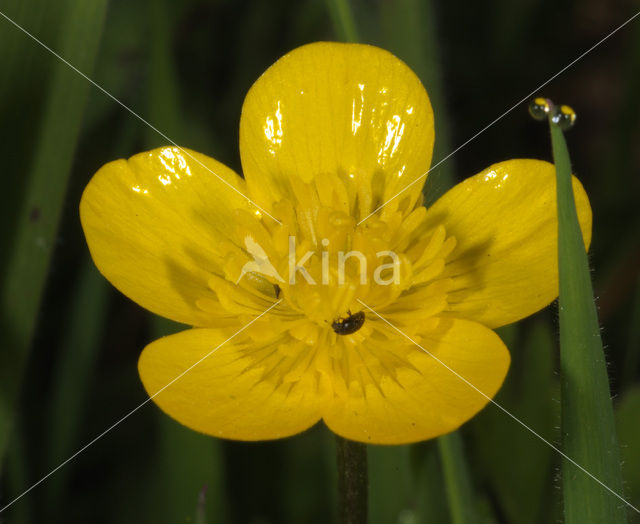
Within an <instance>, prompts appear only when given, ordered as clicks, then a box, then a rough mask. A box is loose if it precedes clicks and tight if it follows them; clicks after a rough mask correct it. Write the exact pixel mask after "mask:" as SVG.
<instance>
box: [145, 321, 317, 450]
mask: <svg viewBox="0 0 640 524" xmlns="http://www.w3.org/2000/svg"><path fill="white" fill-rule="evenodd" d="M232 334H233V333H230V334H229V335H224V334H222V333H221V332H220V331H218V330H211V329H192V330H189V331H183V332H181V333H178V334H176V335H172V336H169V337H165V338H161V339H159V340H156V341H155V342H153V343H151V344H149V345H148V346H147V347H146V348H145V349H144V351H143V353H142V355H141V356H140V361H139V363H138V370H139V372H140V378H141V379H142V382H143V384H144V387H145V389H146V390H147V392H148V393H149V395H150V396H151V397H152V398H153V401H154V402H155V403H156V404H158V406H159V407H160V408H161V409H162V410H163V411H164V412H165V413H167V414H168V415H170V416H171V417H173V418H175V419H176V420H177V421H178V422H180V423H181V424H184V425H185V426H187V427H189V428H191V429H194V430H196V431H200V432H202V433H206V434H209V435H213V436H216V437H222V438H230V439H236V440H268V439H275V438H281V437H286V436H289V435H293V434H295V433H299V432H301V431H304V430H305V429H307V428H309V427H310V426H312V425H313V424H315V423H316V422H317V421H318V420H320V403H321V399H322V397H321V395H320V394H319V393H318V391H317V389H318V388H317V384H316V382H315V371H308V370H309V365H308V362H304V357H307V356H308V353H305V354H302V355H301V354H300V353H298V352H296V351H295V350H293V349H295V348H293V347H292V344H291V341H290V340H289V341H285V340H284V339H279V340H278V339H276V340H272V341H271V343H268V344H267V343H265V344H257V343H255V342H252V341H251V340H250V339H247V338H244V337H243V334H240V335H238V336H237V337H235V338H234V339H233V340H231V341H227V342H225V341H226V340H228V337H229V336H230V335H232ZM287 342H288V343H287ZM282 343H284V344H285V347H286V348H287V351H281V350H279V348H278V346H279V345H280V344H282ZM298 357H303V359H302V360H301V359H300V358H298ZM196 363H197V364H196ZM301 363H302V365H301ZM194 364H195V365H194ZM190 368H191V369H190ZM307 371H308V372H307ZM178 377H179V378H178Z"/></svg>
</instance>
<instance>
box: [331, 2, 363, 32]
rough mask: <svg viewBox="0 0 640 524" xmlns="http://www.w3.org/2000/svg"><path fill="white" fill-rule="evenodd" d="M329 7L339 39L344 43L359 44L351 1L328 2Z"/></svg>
mask: <svg viewBox="0 0 640 524" xmlns="http://www.w3.org/2000/svg"><path fill="white" fill-rule="evenodd" d="M327 6H328V8H329V15H330V16H331V22H332V23H333V27H334V29H335V31H336V33H337V34H338V38H339V39H340V40H342V41H344V42H359V41H360V38H359V36H358V29H357V27H356V22H355V19H354V17H353V11H352V10H351V6H350V5H349V0H327Z"/></svg>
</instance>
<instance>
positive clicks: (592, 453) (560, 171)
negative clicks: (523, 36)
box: [549, 120, 626, 524]
mask: <svg viewBox="0 0 640 524" xmlns="http://www.w3.org/2000/svg"><path fill="white" fill-rule="evenodd" d="M549 125H550V128H551V144H552V147H553V157H554V160H555V164H556V176H557V193H558V271H559V279H560V293H559V295H560V296H559V310H560V311H559V317H560V367H561V372H562V405H561V407H562V445H563V451H564V452H565V453H566V454H567V456H569V457H571V459H572V460H574V461H575V463H573V462H571V461H569V460H566V459H565V460H564V462H563V466H562V486H563V498H564V513H565V522H566V523H567V524H574V523H580V524H589V523H599V522H607V523H612V524H616V523H624V522H626V507H625V504H624V503H623V501H622V500H621V498H620V497H621V496H622V475H621V471H620V458H619V449H618V442H617V438H616V432H615V425H614V418H613V407H612V405H611V398H610V391H609V381H608V377H607V365H606V361H605V357H604V351H603V349H602V340H601V338H600V325H599V322H598V315H597V312H596V307H595V303H594V300H593V289H592V286H591V274H590V272H589V264H588V260H587V255H586V251H585V246H584V241H583V238H582V232H581V230H580V225H579V222H578V215H577V212H576V205H575V201H574V197H573V189H572V182H571V163H570V160H569V152H568V150H567V144H566V142H565V140H564V136H563V134H562V130H561V129H560V128H559V127H558V126H557V125H556V124H554V123H553V122H551V120H550V123H549ZM576 463H577V464H579V465H580V466H581V467H582V468H584V470H586V471H588V472H589V474H587V473H585V471H583V470H582V469H581V468H580V467H578V466H577V465H576ZM590 475H593V477H595V478H596V479H598V481H600V482H601V483H602V484H600V482H598V481H596V480H594V478H593V477H591V476H590ZM603 484H604V486H603ZM605 486H606V487H605Z"/></svg>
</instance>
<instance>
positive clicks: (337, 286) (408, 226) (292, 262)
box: [199, 182, 455, 391]
mask: <svg viewBox="0 0 640 524" xmlns="http://www.w3.org/2000/svg"><path fill="white" fill-rule="evenodd" d="M293 193H294V194H293V197H292V198H290V199H284V200H280V201H278V202H275V203H273V204H272V206H271V209H270V213H271V214H273V216H275V217H276V218H277V219H278V220H279V221H280V224H278V223H276V222H275V221H273V220H271V219H269V218H263V217H261V215H260V213H258V212H256V211H252V210H241V211H237V212H236V217H235V219H236V220H235V224H236V226H235V227H236V230H235V231H234V232H233V234H232V235H230V237H231V238H232V239H235V241H234V242H231V241H230V242H229V244H228V245H225V246H224V247H225V248H226V256H225V260H226V261H227V262H226V265H225V267H224V273H225V277H226V278H221V277H214V278H212V280H211V283H210V287H211V288H212V289H213V291H214V292H215V293H216V295H217V297H218V299H219V303H220V305H214V304H213V303H205V301H202V302H201V303H199V305H200V307H202V308H204V309H206V308H207V307H208V308H210V309H209V310H211V311H212V312H214V310H215V312H216V313H217V314H218V318H219V316H220V314H221V312H223V311H226V313H227V314H228V318H229V319H231V318H233V317H237V316H238V315H247V316H249V315H251V316H252V317H253V318H255V317H256V316H258V315H260V314H261V313H262V312H263V311H265V310H266V309H267V308H268V307H269V306H270V305H272V304H273V303H274V301H275V300H276V299H278V300H280V301H281V302H280V303H279V304H278V306H277V307H275V308H274V309H273V310H272V311H271V312H270V314H269V318H265V319H260V321H258V322H256V324H255V325H254V326H252V327H251V328H249V329H248V330H247V333H248V334H249V336H250V337H252V339H253V340H254V342H253V343H248V344H247V353H248V354H251V355H252V358H253V359H256V362H263V364H262V365H265V364H264V362H266V360H264V359H260V358H258V355H259V354H260V353H261V351H265V352H267V353H268V351H270V350H269V349H268V348H269V347H272V346H273V345H274V344H275V346H276V347H277V353H278V355H280V356H281V359H280V360H279V362H280V364H279V366H280V368H279V369H278V370H276V369H275V368H274V369H273V370H272V371H271V372H270V373H268V374H267V375H268V376H270V377H272V379H273V380H279V381H286V380H289V381H295V380H298V379H297V378H295V377H298V375H297V374H296V373H294V372H293V371H292V370H293V369H294V368H295V369H298V367H299V366H302V367H301V368H300V369H302V368H304V369H307V370H308V369H315V370H316V371H317V372H318V373H320V374H321V375H324V376H331V377H333V379H332V381H333V382H335V381H336V380H338V382H340V383H341V384H342V386H336V385H335V384H334V391H335V390H336V389H335V388H336V387H338V388H339V389H342V390H343V391H346V390H348V389H349V388H350V387H351V382H353V381H354V380H356V381H357V382H358V383H359V384H360V385H361V386H362V388H365V386H366V384H368V383H370V384H375V383H379V382H378V380H379V379H380V378H381V375H385V376H391V377H393V376H394V375H395V374H396V373H397V371H398V370H399V369H400V368H403V367H409V368H412V367H413V366H412V365H411V363H410V360H411V359H410V358H409V354H414V351H415V347H413V349H410V347H411V345H409V346H408V348H407V349H406V350H404V349H398V348H401V347H402V344H398V342H397V339H398V334H397V332H396V331H395V330H394V328H393V327H392V326H391V325H390V324H389V323H387V322H385V321H383V320H382V319H381V318H380V317H382V318H384V319H386V320H387V321H388V322H390V323H391V324H392V325H393V326H396V327H397V328H399V329H401V330H403V331H404V332H406V333H408V334H411V335H415V334H416V333H419V332H422V331H424V330H429V329H433V328H435V326H436V324H437V322H438V320H437V315H438V314H439V313H441V312H442V311H443V310H444V309H445V308H446V306H447V293H448V291H449V288H450V280H449V279H447V278H444V276H443V272H444V270H445V262H446V259H447V257H448V256H449V255H450V253H451V252H452V251H453V249H454V247H455V238H453V237H447V235H446V231H445V228H444V226H442V225H436V226H434V225H431V224H429V223H428V222H427V221H426V214H427V213H426V209H425V208H424V207H422V206H418V207H415V208H413V209H403V208H402V207H401V204H397V203H396V205H389V206H386V207H385V208H384V209H383V210H382V212H381V213H380V214H379V215H376V216H373V217H371V218H369V219H368V220H366V221H364V222H362V223H361V224H357V222H356V219H355V218H354V216H355V215H356V213H355V212H354V210H353V206H355V205H357V204H356V203H355V202H351V203H349V199H348V198H347V197H346V196H345V192H344V191H341V190H340V187H338V188H337V189H336V188H334V191H333V192H331V191H329V190H327V189H326V188H322V189H321V188H320V187H319V186H318V184H314V183H313V182H312V183H311V184H302V183H299V184H298V185H297V186H296V188H295V191H294V192H293ZM341 195H342V196H341ZM210 302H213V301H210ZM368 308H371V311H369V310H368ZM378 314H379V315H380V317H378V316H377V315H378ZM223 315H224V313H223ZM389 340H394V344H392V345H390V344H389V343H388V341H389ZM265 341H266V342H265ZM263 342H264V343H265V346H264V349H263V350H260V349H259V347H260V344H262V343H263ZM389 347H393V351H391V350H390V349H389ZM411 358H413V357H411ZM284 362H288V363H289V365H286V364H284ZM363 366H364V367H363ZM287 369H289V371H286V370H287ZM358 369H359V370H360V371H358V372H357V374H354V373H356V370H358ZM365 369H366V373H363V370H365ZM300 373H302V371H301V372H300ZM274 377H275V378H274ZM286 377H288V378H286ZM318 380H319V379H318ZM363 391H364V389H363Z"/></svg>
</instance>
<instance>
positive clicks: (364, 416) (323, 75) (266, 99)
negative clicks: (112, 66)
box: [80, 43, 591, 444]
mask: <svg viewBox="0 0 640 524" xmlns="http://www.w3.org/2000/svg"><path fill="white" fill-rule="evenodd" d="M433 141H434V129H433V115H432V110H431V105H430V103H429V98H428V97H427V93H426V92H425V90H424V88H423V86H422V85H421V83H420V81H419V80H418V78H417V77H416V76H415V74H414V73H413V72H412V71H411V70H410V69H409V68H408V67H407V66H406V65H405V64H404V63H402V62H401V61H400V60H398V59H397V58H395V57H394V56H393V55H391V54H389V53H388V52H386V51H383V50H381V49H378V48H375V47H371V46H366V45H357V44H337V43H316V44H311V45H307V46H304V47H301V48H299V49H296V50H294V51H292V52H291V53H289V54H288V55H286V56H284V57H283V58H281V59H280V60H278V62H276V63H275V64H274V65H273V66H272V67H270V68H269V69H268V70H267V71H266V72H265V73H264V74H263V75H262V76H261V77H260V78H259V79H258V81H257V82H256V83H255V85H254V86H253V87H252V88H251V90H250V91H249V93H248V95H247V97H246V99H245V102H244V106H243V109H242V117H241V122H240V155H241V160H242V169H243V173H244V178H241V177H240V176H239V175H238V174H236V173H235V172H233V171H232V170H231V169H229V168H227V167H225V166H224V165H222V164H220V163H219V162H217V161H215V160H213V159H211V158H209V157H207V156H204V155H202V154H199V153H196V152H194V151H189V150H187V149H182V148H177V147H165V148H160V149H156V150H153V151H150V152H147V153H141V154H138V155H136V156H134V157H132V158H130V159H129V160H117V161H115V162H111V163H109V164H107V165H105V166H104V167H102V168H101V169H100V170H99V171H98V172H97V173H96V175H95V176H94V177H93V179H92V180H91V182H90V183H89V185H88V186H87V188H86V190H85V192H84V195H83V197H82V202H81V205H80V213H81V219H82V225H83V228H84V231H85V235H86V238H87V243H88V245H89V249H90V251H91V255H92V256H93V259H94V260H95V262H96V264H97V266H98V268H99V269H100V271H101V272H102V274H103V275H104V276H105V277H106V278H107V279H109V280H110V281H111V282H112V283H113V285H115V286H116V287H117V288H118V289H119V290H120V291H122V292H123V293H124V294H126V295H127V296H129V297H130V298H131V299H133V300H134V301H136V302H137V303H138V304H140V305H141V306H143V307H145V308H147V309H149V310H151V311H153V312H154V313H156V314H158V315H162V316H165V317H168V318H171V319H173V320H175V321H178V322H182V323H185V324H188V325H191V326H193V329H188V330H186V331H183V332H181V333H178V334H176V335H172V336H169V337H165V338H162V339H160V340H157V341H155V342H153V343H151V344H149V345H148V346H147V347H146V348H145V349H144V351H143V353H142V355H141V357H140V361H139V371H140V376H141V379H142V382H143V384H144V386H145V388H146V390H147V392H148V393H149V394H150V395H156V396H154V401H155V402H156V403H157V404H158V406H160V408H161V409H162V410H164V411H165V412H166V413H168V414H169V415H170V416H172V417H173V418H175V419H176V420H178V421H179V422H181V423H182V424H184V425H186V426H188V427H190V428H193V429H195V430H197V431H201V432H204V433H208V434H210V435H215V436H219V437H224V438H231V439H240V440H262V439H274V438H280V437H285V436H288V435H293V434H295V433H298V432H300V431H303V430H304V429H306V428H309V427H310V426H312V425H313V424H315V423H316V422H318V421H319V420H324V422H325V423H326V424H327V425H328V426H329V428H331V429H332V430H333V431H334V432H335V433H338V434H339V435H342V436H344V437H346V438H349V439H353V440H357V441H362V442H372V443H383V444H399V443H406V442H414V441H419V440H424V439H428V438H431V437H435V436H438V435H441V434H444V433H447V432H450V431H452V430H455V429H456V428H458V427H459V426H460V425H461V424H462V423H464V422H465V421H467V420H468V419H469V418H471V417H472V416H473V415H474V414H476V413H477V412H478V411H479V410H480V409H482V407H483V406H484V405H485V404H486V403H487V398H486V397H484V396H483V395H482V394H480V393H478V391H477V390H475V389H474V388H472V387H470V385H469V384H468V383H466V382H465V381H464V380H461V379H460V377H458V376H456V375H455V374H454V373H452V371H451V370H454V371H455V372H456V373H457V374H459V375H460V376H462V377H464V379H465V380H466V381H468V382H469V383H471V384H473V386H475V388H477V389H478V390H480V391H481V392H483V393H484V394H485V395H487V396H488V397H493V396H494V395H495V393H496V392H497V391H498V389H499V388H500V385H501V384H502V381H503V379H504V377H505V374H506V372H507V369H508V367H509V353H508V351H507V349H506V347H505V346H504V344H503V343H502V342H501V340H500V338H499V337H498V336H497V335H496V334H495V333H494V332H493V331H492V329H493V328H496V327H499V326H502V325H504V324H508V323H511V322H514V321H516V320H518V319H521V318H523V317H526V316H528V315H530V314H532V313H534V312H535V311H537V310H539V309H541V308H542V307H544V306H546V305H547V304H549V303H550V302H551V301H552V300H553V299H554V298H555V297H556V296H557V293H558V281H557V280H558V277H557V262H556V241H557V232H556V229H557V220H556V197H555V171H554V167H553V166H552V165H551V164H549V163H546V162H542V161H538V160H510V161H507V162H502V163H499V164H495V165H493V166H491V167H489V168H487V169H486V170H484V171H483V172H481V173H479V174H477V175H475V176H473V177H471V178H469V179H467V180H466V181H464V182H463V183H461V184H459V185H457V186H456V187H454V188H453V189H452V190H450V191H449V192H448V193H446V194H445V195H444V196H443V197H441V198H440V199H439V200H438V201H437V202H436V203H435V204H434V205H433V206H431V207H430V208H428V209H426V208H425V207H424V206H423V205H422V192H421V190H422V185H423V183H422V180H421V181H420V182H419V183H415V184H413V185H410V184H411V183H412V182H413V181H414V180H416V179H419V178H420V177H421V176H422V175H424V174H425V173H426V172H427V171H428V169H429V165H430V161H431V152H432V146H433ZM423 178H424V177H423ZM574 192H575V197H576V203H577V207H578V214H579V218H580V222H581V226H582V228H583V234H584V237H585V244H586V245H587V246H588V244H589V241H590V231H591V211H590V207H589V202H588V199H587V196H586V194H585V192H584V190H583V188H582V186H581V185H580V183H579V182H578V181H577V180H575V179H574ZM385 204H386V205H385ZM381 206H382V207H381ZM269 308H272V309H271V310H269V311H268V312H267V313H265V314H263V313H264V312H265V311H266V310H267V309H269ZM368 308H371V309H368ZM261 315H262V316H261ZM378 315H379V316H378ZM396 328H397V329H396ZM398 330H399V331H398ZM401 332H402V333H404V334H405V335H406V336H404V335H403V334H401ZM411 340H414V341H416V342H418V343H419V344H420V345H421V346H422V347H423V348H424V349H426V350H427V351H428V353H427V352H425V351H423V350H422V349H421V348H419V347H417V346H416V345H415V344H414V343H412V342H411ZM216 348H217V349H216ZM213 350H215V351H213ZM209 353H211V354H210V355H209V356H208V357H207V358H204V359H203V357H205V356H206V355H208V354H209ZM433 357H437V359H436V358H433ZM201 359H203V360H202V361H201V362H199V364H198V365H196V366H194V367H193V368H192V369H189V368H190V367H191V366H193V364H194V363H196V362H198V361H199V360H201ZM438 360H439V361H440V362H438ZM443 364H446V366H444V365H443ZM447 367H449V368H451V369H447ZM186 370H189V371H188V372H186V373H184V372H185V371H186ZM182 373H184V375H183V376H181V377H180V378H179V380H176V381H175V382H173V383H172V384H171V385H170V386H169V387H166V388H165V386H166V385H167V384H169V383H170V382H172V381H173V380H174V379H175V378H176V377H178V376H179V375H181V374H182ZM163 388H164V389H163Z"/></svg>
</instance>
